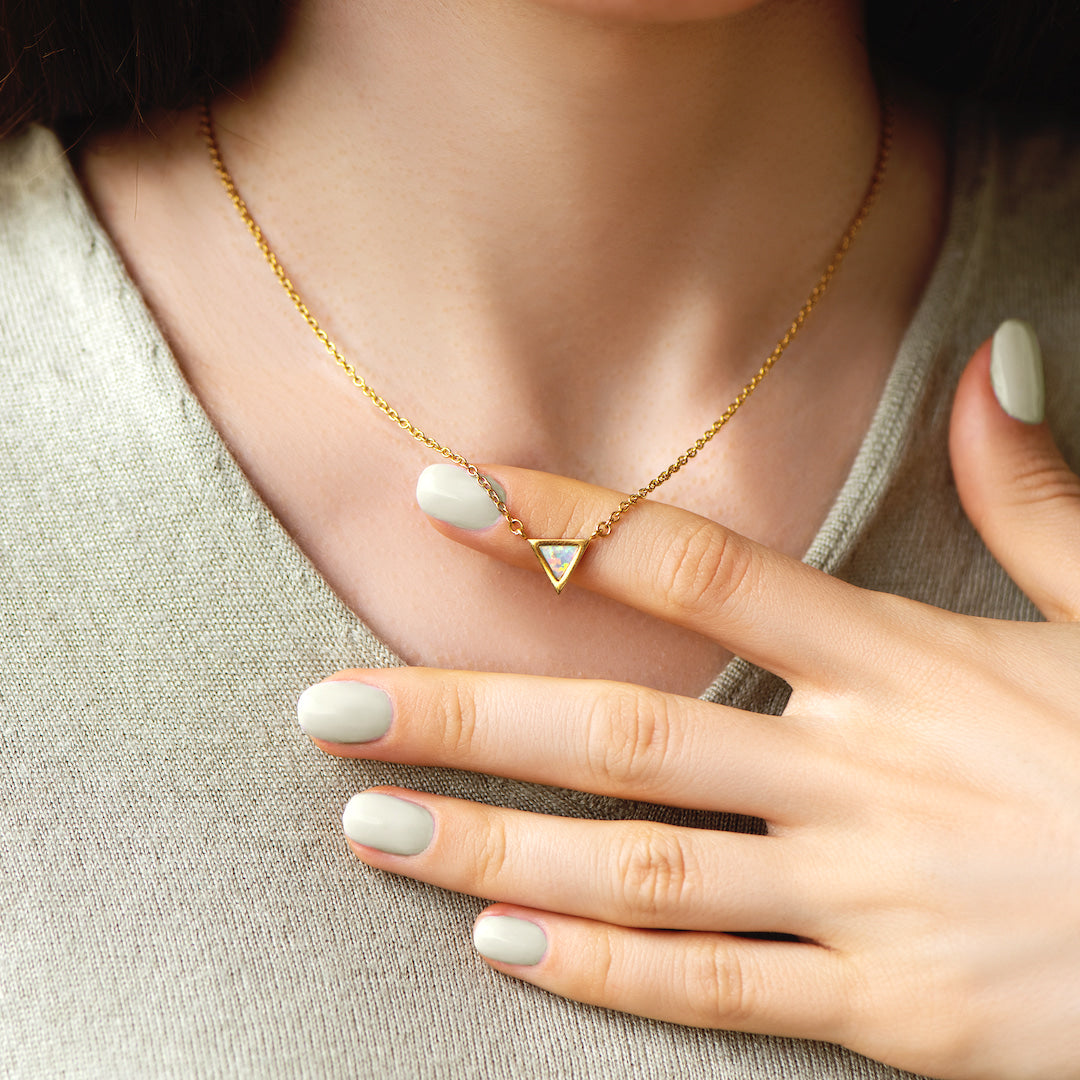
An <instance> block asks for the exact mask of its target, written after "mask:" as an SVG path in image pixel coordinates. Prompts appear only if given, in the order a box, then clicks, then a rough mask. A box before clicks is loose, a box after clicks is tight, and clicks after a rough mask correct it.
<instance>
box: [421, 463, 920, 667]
mask: <svg viewBox="0 0 1080 1080" xmlns="http://www.w3.org/2000/svg"><path fill="white" fill-rule="evenodd" d="M434 468H444V469H445V468H447V466H435V467H434ZM451 468H453V467H451ZM481 471H482V472H483V473H484V475H485V476H487V477H489V479H492V480H495V481H497V482H498V483H499V484H500V485H501V486H502V487H503V488H505V490H506V500H505V501H506V504H507V505H508V506H509V507H510V510H511V512H512V513H513V515H514V516H515V518H518V519H520V520H521V521H522V522H523V523H524V528H525V532H526V535H527V537H529V538H538V537H556V538H567V539H569V540H583V539H585V538H587V537H589V536H590V535H591V534H592V533H593V531H594V530H595V529H596V526H597V523H598V522H600V521H602V520H603V519H605V518H606V517H607V515H609V514H610V513H611V511H612V510H613V509H614V508H615V507H616V506H618V505H619V502H620V501H621V499H622V498H623V496H622V495H620V494H619V493H618V492H614V491H610V490H608V489H605V488H600V487H595V486H593V485H590V484H585V483H582V482H581V481H578V480H571V479H567V478H564V477H556V476H552V475H550V474H548V473H541V472H534V471H532V470H527V469H515V468H509V467H504V466H498V467H494V468H491V469H490V470H489V469H488V468H486V467H482V468H481ZM476 490H477V493H478V495H479V496H480V503H479V506H480V509H481V510H482V509H483V500H484V499H488V495H487V494H486V492H484V491H483V489H482V488H481V487H480V486H479V485H477V486H476ZM432 505H433V504H431V503H429V504H428V506H429V518H430V520H431V521H432V523H433V524H434V525H435V527H436V528H437V529H439V531H440V532H443V533H444V534H445V535H446V536H449V537H450V538H452V539H453V540H456V541H457V542H458V543H461V544H464V545H467V546H468V547H471V548H474V549H476V550H478V551H483V552H486V553H487V554H489V555H492V556H494V557H495V558H498V559H501V560H503V561H504V562H507V563H510V564H512V565H515V566H521V567H524V568H527V569H530V570H533V571H535V572H537V573H543V572H544V570H543V567H542V565H541V562H540V558H539V557H538V555H537V553H536V552H534V550H533V548H532V547H531V546H530V545H529V544H528V543H527V542H526V540H525V539H523V538H522V537H519V536H516V535H514V534H513V533H512V532H511V531H510V530H509V529H508V528H507V527H506V523H505V522H504V521H503V520H502V519H499V520H498V521H497V522H496V523H495V525H493V526H490V527H484V528H460V527H457V526H456V525H454V524H451V523H449V522H447V521H446V520H440V518H439V517H438V516H436V515H437V514H438V513H439V511H438V510H437V509H436V510H435V512H434V513H432V512H431V509H430V507H432ZM447 516H449V517H451V518H453V517H455V516H456V514H448V515H447ZM572 574H573V580H572V584H571V585H570V588H571V589H572V588H573V587H574V586H577V587H581V588H586V589H590V590H592V591H594V592H597V593H601V594H602V595H604V596H608V597H611V598H612V599H615V600H618V601H620V602H622V603H624V604H627V605H629V606H630V607H633V608H637V609H638V610H639V611H644V612H646V613H648V614H650V615H654V616H656V617H657V618H660V619H664V620H665V621H667V622H671V623H675V624H677V625H679V626H684V627H687V628H688V629H690V630H693V631H696V632H697V633H700V634H703V635H705V636H706V637H709V638H711V639H713V640H714V641H718V642H720V643H722V644H723V645H725V646H726V647H727V648H728V649H730V650H731V651H732V652H734V653H736V654H738V655H739V656H742V657H744V658H745V659H747V660H749V661H750V662H751V663H754V664H757V665H759V666H760V667H764V668H766V669H768V670H769V671H772V672H774V673H775V674H777V675H779V676H780V677H781V678H783V679H786V680H787V681H789V682H792V681H797V680H799V677H800V676H810V675H813V676H814V678H815V682H817V683H818V684H820V683H821V681H822V678H823V677H824V678H826V679H827V678H828V676H829V675H830V674H832V675H835V676H837V678H841V677H842V676H844V675H846V674H851V673H853V672H854V670H856V668H858V669H859V670H865V669H864V667H863V665H862V662H861V661H862V657H863V656H864V655H866V654H868V653H872V652H873V651H874V650H875V649H876V648H880V647H881V643H882V639H883V637H884V635H885V634H886V633H887V632H888V624H889V622H890V615H889V612H888V610H887V608H888V606H889V605H890V604H895V603H898V602H900V601H898V600H897V598H895V597H886V596H885V595H884V594H880V593H873V592H868V591H866V590H862V589H858V588H856V587H855V586H852V585H848V584H846V583H844V582H841V581H838V580H837V579H835V578H831V577H829V576H828V575H827V574H824V573H822V572H821V571H819V570H816V569H814V568H812V567H809V566H807V565H805V564H804V563H801V562H799V561H797V560H795V559H791V558H789V557H788V556H786V555H782V554H780V553H779V552H776V551H773V550H771V549H770V548H767V547H764V546H763V545H761V544H757V543H755V542H753V541H751V540H748V539H747V538H746V537H744V536H740V535H739V534H738V533H735V532H732V531H731V530H729V529H726V528H724V526H723V525H720V524H719V523H718V522H715V521H710V520H708V519H706V518H703V517H699V516H698V515H697V514H693V513H690V512H689V511H687V510H680V509H679V508H677V507H673V506H668V505H666V504H664V503H659V502H654V501H652V500H648V499H647V500H644V501H643V502H640V503H639V504H638V505H636V506H635V507H634V508H633V509H632V510H631V511H630V512H629V513H628V514H627V515H626V516H625V518H624V519H623V520H621V521H619V522H618V523H617V524H616V525H615V526H614V527H613V528H612V530H611V533H610V535H608V536H600V537H597V538H596V539H595V540H593V541H592V542H591V543H590V544H589V545H588V547H587V549H586V550H585V552H584V554H583V555H582V557H581V559H580V562H579V563H578V564H577V565H576V566H574V567H573V571H572ZM911 606H912V607H916V608H919V607H922V605H914V604H912V605H911Z"/></svg>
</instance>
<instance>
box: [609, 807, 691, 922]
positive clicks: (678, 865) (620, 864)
mask: <svg viewBox="0 0 1080 1080" xmlns="http://www.w3.org/2000/svg"><path fill="white" fill-rule="evenodd" d="M615 871H616V873H617V874H618V881H617V882H616V887H617V888H616V895H619V894H621V896H622V903H623V906H624V915H625V916H626V917H628V918H629V919H630V920H631V922H632V923H638V924H640V925H647V926H651V925H654V924H656V923H657V921H658V920H659V922H660V923H661V924H662V925H669V924H670V921H671V917H672V915H673V913H674V912H676V911H682V909H683V908H684V906H685V898H686V895H687V892H688V889H689V887H690V875H691V874H692V873H693V871H692V869H691V866H690V857H689V853H688V852H687V850H686V846H685V844H684V843H683V841H682V839H681V838H680V836H679V834H678V832H677V831H676V830H674V829H671V828H667V827H664V826H656V825H647V826H641V827H639V828H637V829H635V830H634V831H633V832H632V833H631V835H630V836H629V837H628V838H627V839H626V840H624V842H623V845H622V848H621V849H620V851H619V853H618V858H617V859H616V860H615ZM685 914H686V913H685V912H683V915H684V916H685Z"/></svg>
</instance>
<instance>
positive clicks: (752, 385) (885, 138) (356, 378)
mask: <svg viewBox="0 0 1080 1080" xmlns="http://www.w3.org/2000/svg"><path fill="white" fill-rule="evenodd" d="M200 109H201V127H202V134H203V138H204V139H205V141H206V146H207V149H208V151H209V153H210V160H211V162H212V163H213V166H214V168H215V170H216V171H217V174H218V177H219V179H220V180H221V183H222V186H223V187H224V188H225V191H226V193H227V194H228V196H229V199H230V200H231V202H232V204H233V206H234V207H236V211H237V213H238V214H239V215H240V218H241V220H242V221H243V222H244V224H245V225H246V226H247V229H248V232H250V233H251V235H252V237H253V238H254V239H255V243H256V244H257V245H258V247H259V250H260V251H261V252H262V255H263V258H264V259H266V261H267V263H269V265H270V268H271V269H272V270H273V271H274V274H275V276H276V277H277V279H278V281H279V282H280V283H281V287H282V288H283V289H284V290H285V292H286V293H287V294H288V297H289V299H290V300H291V301H292V303H293V306H294V307H295V308H296V310H297V311H298V312H299V313H300V315H301V316H302V317H303V319H304V321H305V322H306V323H307V324H308V326H309V327H310V328H311V330H312V332H313V333H314V334H315V336H316V337H317V338H318V339H319V341H320V342H321V343H322V345H323V348H325V349H326V351H327V352H328V353H329V354H330V355H331V357H333V359H334V362H335V363H336V364H337V365H338V367H340V368H341V369H342V370H343V371H344V372H345V374H346V375H347V376H348V377H349V379H350V380H351V381H352V383H353V385H354V386H355V387H356V388H357V389H358V390H359V391H360V392H361V393H362V394H363V395H364V396H365V397H366V398H368V399H369V400H370V401H371V403H372V404H373V405H374V406H375V407H376V408H377V409H378V410H379V411H380V412H382V413H383V414H384V415H385V416H387V417H388V418H389V419H390V420H392V421H393V422H394V423H395V424H397V426H398V427H399V428H401V429H402V430H403V431H406V432H408V434H409V435H411V436H412V437H413V438H414V439H416V440H417V441H418V442H421V443H423V444H424V445H425V446H426V447H428V448H429V449H431V450H434V451H435V452H436V453H438V454H441V455H442V456H443V457H444V458H446V459H447V460H448V461H452V462H453V463H454V464H455V465H459V466H460V467H461V468H462V469H464V470H465V471H466V472H467V473H468V474H469V475H470V476H472V477H473V478H474V479H475V480H476V482H477V483H478V484H479V485H480V486H481V487H482V488H483V489H484V491H486V492H487V494H488V497H489V498H490V499H491V501H492V502H493V503H494V504H495V506H496V507H497V508H498V511H499V513H500V514H501V515H502V517H503V518H504V519H505V521H506V524H507V526H508V527H509V529H510V531H511V532H512V533H513V534H514V535H515V536H520V537H521V538H522V539H523V540H525V541H527V542H528V544H529V545H530V546H531V547H532V549H533V551H534V552H535V553H536V557H537V559H538V560H539V561H540V566H541V567H542V568H543V571H544V573H545V574H546V575H547V579H548V581H550V582H551V584H552V586H554V588H555V592H556V593H561V592H562V591H563V588H564V587H565V586H566V583H567V582H568V581H569V580H570V575H571V574H572V573H573V571H574V569H575V568H576V567H577V565H578V564H579V563H580V562H581V557H582V555H584V554H585V549H586V548H587V547H588V546H589V545H590V544H591V543H592V542H593V541H594V540H599V539H600V538H602V537H605V536H607V535H608V534H609V533H610V532H611V530H612V529H613V528H614V526H615V525H616V524H617V523H618V522H619V521H620V520H621V519H622V517H623V515H624V514H625V513H626V512H627V511H628V510H630V509H631V508H632V507H633V506H635V505H636V504H637V503H639V502H641V500H642V499H644V498H646V497H647V496H648V495H650V494H651V493H652V492H654V491H655V490H656V489H657V488H658V487H659V486H660V485H661V484H663V483H665V482H666V481H668V480H670V479H671V478H672V477H673V476H674V475H675V474H676V473H677V472H678V471H679V470H680V469H682V468H683V466H684V465H687V464H688V463H689V462H690V461H691V460H692V459H693V458H695V457H697V455H698V454H699V453H700V452H701V451H702V450H703V449H704V448H705V446H706V444H707V443H708V442H710V441H711V440H712V438H713V436H715V435H717V434H718V433H719V432H720V430H721V429H722V428H724V427H726V426H727V423H728V421H730V420H731V418H732V417H733V416H734V415H735V414H736V413H737V412H738V411H739V409H741V408H742V406H743V405H744V404H745V403H746V400H747V399H748V398H749V397H750V395H751V394H752V393H753V392H754V391H755V390H756V389H757V388H758V386H759V385H760V384H761V381H762V380H763V379H764V378H765V376H766V375H768V374H769V372H770V371H771V370H772V369H773V366H774V365H775V364H776V362H777V360H779V359H780V357H781V356H782V355H783V354H784V350H785V349H786V348H787V347H788V346H789V345H790V344H791V342H792V341H793V340H794V338H795V335H796V334H798V332H799V331H800V330H801V329H802V327H803V325H804V324H805V323H806V320H807V318H808V317H809V316H810V313H811V312H812V311H813V310H814V308H815V307H816V306H817V304H818V301H820V300H821V298H822V297H823V296H824V295H825V291H826V290H827V289H828V287H829V283H830V282H831V281H832V279H833V276H834V275H835V274H836V271H837V270H838V269H839V268H840V264H841V262H843V259H844V256H845V255H846V254H847V253H848V249H849V248H850V247H851V245H852V243H853V242H854V240H855V237H856V235H858V232H859V230H860V229H861V228H862V226H863V223H864V222H865V221H866V218H867V215H868V214H869V212H870V208H871V206H873V204H874V201H875V199H876V198H877V196H878V192H879V191H880V190H881V185H882V183H883V182H884V180H885V167H886V165H887V163H888V160H889V150H890V149H891V147H892V109H891V106H890V103H889V100H888V98H887V97H883V99H882V103H881V134H880V137H879V140H878V150H877V160H876V161H875V163H874V171H873V173H872V174H871V177H870V182H869V184H868V185H867V188H866V194H865V195H864V196H863V201H862V203H861V205H860V206H859V209H858V211H856V214H855V216H854V217H853V218H852V219H851V223H850V224H849V225H848V227H847V229H846V230H845V231H844V235H843V236H842V237H841V238H840V242H839V243H838V244H837V245H836V248H835V249H834V250H833V253H832V255H831V256H830V258H829V262H828V264H827V265H826V267H825V269H824V270H823V271H822V273H821V276H820V277H819V278H818V280H817V283H816V284H815V285H814V287H813V289H811V290H810V295H809V296H808V297H807V298H806V301H805V302H804V303H803V305H802V307H801V308H800V309H799V311H798V313H797V314H796V315H795V317H794V318H793V319H792V321H791V325H790V326H789V327H788V328H787V330H786V331H785V333H784V336H783V337H782V338H780V340H779V341H778V342H777V343H776V346H775V348H774V349H773V351H772V352H771V353H770V354H769V355H768V356H767V357H766V358H765V361H764V362H763V363H762V365H761V367H759V368H758V370H757V371H756V372H755V373H754V375H753V376H752V377H751V379H750V380H749V382H747V383H746V385H745V386H744V387H743V388H742V389H741V390H740V391H739V393H738V395H737V396H736V398H735V399H734V400H733V401H732V402H731V404H730V405H728V407H727V408H726V409H725V410H724V412H723V413H722V414H721V416H720V417H718V418H717V419H716V420H715V421H713V423H712V424H711V425H710V426H709V427H708V428H706V430H705V431H704V432H702V434H701V435H700V436H699V437H698V438H697V439H696V440H695V441H694V442H693V444H692V445H690V446H689V447H687V448H686V450H684V451H683V452H682V453H681V454H680V455H679V456H678V457H677V458H676V459H675V460H674V461H673V462H672V463H671V464H670V465H669V466H668V467H667V468H666V469H664V470H663V471H662V472H660V473H658V474H657V475H656V476H654V477H653V478H652V479H651V480H650V481H649V482H648V483H647V484H646V485H645V486H644V487H640V488H638V489H637V491H635V492H633V493H632V494H630V495H627V497H626V498H625V499H623V500H622V502H620V503H619V505H618V506H617V507H616V508H615V509H614V510H612V512H611V513H610V514H609V515H608V516H607V517H606V518H605V519H604V520H603V521H601V522H600V523H599V524H598V525H597V526H596V528H595V529H593V531H592V533H590V534H589V536H587V537H585V538H584V539H581V538H575V537H558V538H553V537H544V538H533V537H530V536H528V535H526V533H525V526H524V525H523V524H522V523H521V521H519V520H518V519H517V518H516V517H514V516H513V515H512V514H511V513H510V509H509V507H508V506H507V505H506V503H505V502H504V501H503V499H502V498H501V497H500V495H499V493H498V492H497V491H496V490H495V488H494V486H493V485H492V483H491V481H490V480H489V479H488V478H487V477H486V476H484V474H483V473H481V472H480V470H479V469H478V468H477V467H476V466H475V465H474V464H473V463H472V462H471V461H469V459H468V458H466V457H465V456H464V455H463V454H459V453H458V452H457V451H456V450H452V449H451V448H450V447H449V446H444V445H443V444H442V443H440V442H439V441H438V440H437V439H434V438H432V436H430V435H428V434H426V433H425V432H424V431H422V430H421V429H420V428H418V427H417V426H416V425H415V424H414V423H413V422H412V421H411V420H409V419H407V418H406V417H404V416H402V415H401V413H399V412H398V411H397V410H396V409H395V408H394V407H393V406H392V405H391V404H390V403H389V402H388V401H387V400H386V399H385V398H384V397H382V396H381V395H380V394H378V393H377V392H376V391H375V389H374V388H373V387H371V386H370V385H369V384H368V383H367V381H366V380H365V379H364V377H363V376H362V375H361V374H360V372H358V371H357V370H356V368H354V367H353V366H352V364H350V363H349V361H348V360H346V359H345V357H344V356H343V355H342V353H341V352H340V350H339V349H338V347H337V346H336V345H335V344H334V343H333V341H331V340H330V337H329V335H328V334H327V333H326V331H325V330H324V329H323V328H322V326H321V325H320V324H319V321H318V319H316V318H315V316H314V315H313V314H312V313H311V311H310V309H309V308H308V306H307V304H305V303H304V301H303V299H302V298H301V296H300V294H299V293H298V292H297V291H296V288H295V287H294V285H293V283H292V282H291V281H290V280H289V276H288V274H287V273H286V272H285V268H284V266H282V264H281V262H280V260H279V259H278V257H277V255H275V254H274V252H273V250H272V248H271V247H270V245H269V243H268V242H267V240H266V237H265V236H264V235H263V231H262V229H261V228H259V225H258V223H257V222H256V221H255V218H254V217H253V216H252V214H251V211H250V210H248V208H247V204H246V203H245V202H244V200H243V199H242V198H241V196H240V192H239V190H238V189H237V187H236V182H235V181H234V180H233V178H232V174H231V173H230V172H229V170H228V169H227V168H226V166H225V161H224V158H223V157H222V154H221V147H220V146H219V145H218V141H217V136H216V134H215V132H214V123H213V119H212V118H211V115H210V103H209V101H208V100H205V99H204V100H203V102H202V103H201V106H200Z"/></svg>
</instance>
